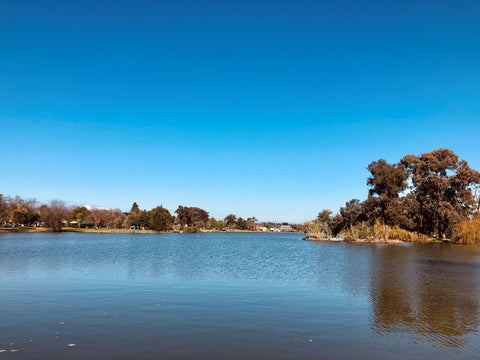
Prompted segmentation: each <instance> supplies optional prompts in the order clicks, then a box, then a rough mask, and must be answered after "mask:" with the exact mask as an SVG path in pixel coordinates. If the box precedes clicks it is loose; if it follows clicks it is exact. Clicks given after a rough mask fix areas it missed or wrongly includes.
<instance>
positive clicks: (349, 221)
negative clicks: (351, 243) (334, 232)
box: [340, 199, 363, 229]
mask: <svg viewBox="0 0 480 360" xmlns="http://www.w3.org/2000/svg"><path fill="white" fill-rule="evenodd" d="M362 211H363V207H362V204H361V203H360V200H358V199H352V200H350V201H347V202H346V203H345V206H344V207H341V208H340V215H341V216H342V218H343V221H344V224H345V228H347V229H350V228H351V227H352V226H354V225H356V224H358V222H359V221H360V220H361V215H362Z"/></svg>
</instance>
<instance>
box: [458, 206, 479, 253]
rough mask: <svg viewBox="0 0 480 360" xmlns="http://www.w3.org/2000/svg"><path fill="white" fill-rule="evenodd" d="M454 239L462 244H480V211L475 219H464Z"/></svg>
mask: <svg viewBox="0 0 480 360" xmlns="http://www.w3.org/2000/svg"><path fill="white" fill-rule="evenodd" d="M454 241H455V242H456V243H459V244H462V245H478V244H480V213H478V214H477V215H476V216H475V218H474V219H473V220H467V221H464V222H462V223H461V224H460V225H459V226H458V233H457V235H456V236H455V237H454Z"/></svg>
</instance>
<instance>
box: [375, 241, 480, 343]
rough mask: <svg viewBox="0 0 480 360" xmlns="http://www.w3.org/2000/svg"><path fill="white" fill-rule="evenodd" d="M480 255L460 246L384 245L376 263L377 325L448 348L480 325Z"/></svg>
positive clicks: (382, 328)
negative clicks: (479, 260)
mask: <svg viewBox="0 0 480 360" xmlns="http://www.w3.org/2000/svg"><path fill="white" fill-rule="evenodd" d="M477 258H478V252H475V251H472V250H471V249H468V248H460V247H454V246H435V247H432V246H421V245H418V246H401V247H398V246H383V247H379V248H378V253H377V256H375V257H374V258H373V260H372V268H371V289H370V296H371V303H372V318H373V319H372V327H373V330H374V331H377V332H380V333H382V332H387V333H400V332H402V333H407V334H415V335H421V337H420V339H423V340H426V341H431V342H434V343H437V344H439V345H440V344H441V345H443V346H448V347H461V346H464V345H465V344H466V339H465V336H466V335H468V334H470V333H474V332H477V329H478V326H479V323H480V321H479V305H480V299H479V298H478V293H479V289H478V282H479V265H478V262H477V261H476V260H478V259H477Z"/></svg>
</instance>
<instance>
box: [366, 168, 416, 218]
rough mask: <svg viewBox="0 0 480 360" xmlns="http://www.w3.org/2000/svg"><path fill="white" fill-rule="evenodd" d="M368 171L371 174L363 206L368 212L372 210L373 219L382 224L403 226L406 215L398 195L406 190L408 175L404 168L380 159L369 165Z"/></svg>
mask: <svg viewBox="0 0 480 360" xmlns="http://www.w3.org/2000/svg"><path fill="white" fill-rule="evenodd" d="M368 170H369V171H370V174H371V176H370V177H369V178H368V179H367V185H368V186H370V190H369V192H368V202H367V203H366V204H365V205H367V206H370V208H371V209H370V210H374V212H373V214H374V217H375V219H381V220H382V221H383V223H384V224H388V225H402V224H404V223H405V222H406V219H405V218H406V214H405V211H404V208H403V202H402V201H401V199H400V194H401V193H402V192H403V191H404V190H406V188H407V178H408V174H407V171H406V169H405V167H404V166H403V165H402V164H389V163H387V162H386V161H385V160H383V159H380V160H378V161H373V162H372V163H370V165H368ZM370 214H372V213H371V212H370ZM371 222H372V221H371Z"/></svg>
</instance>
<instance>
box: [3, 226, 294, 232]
mask: <svg viewBox="0 0 480 360" xmlns="http://www.w3.org/2000/svg"><path fill="white" fill-rule="evenodd" d="M61 232H71V233H91V234H182V232H181V231H154V230H133V229H104V228H102V229H84V228H62V229H61V231H59V232H58V233H61ZM0 233H13V234H14V233H19V234H26V233H54V231H51V229H49V228H46V227H26V226H24V227H17V228H0ZM200 233H265V234H267V233H272V234H301V232H288V233H287V232H273V231H272V232H265V231H252V230H237V229H235V230H226V231H220V230H208V229H207V230H201V231H199V232H198V233H196V234H200ZM193 234H195V233H193Z"/></svg>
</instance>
